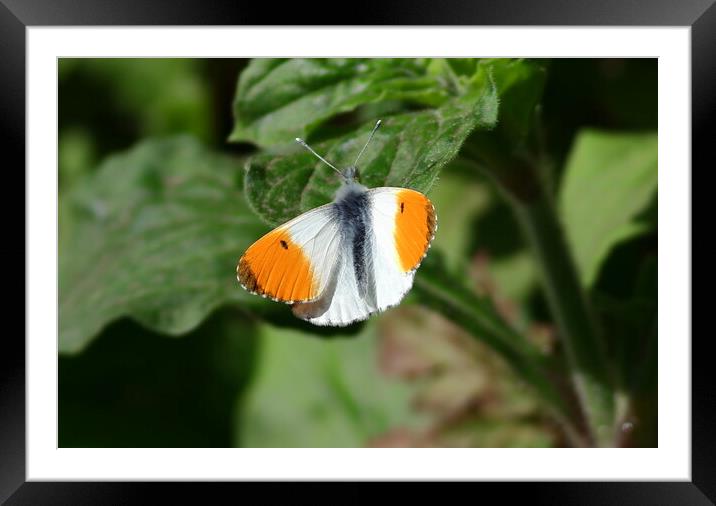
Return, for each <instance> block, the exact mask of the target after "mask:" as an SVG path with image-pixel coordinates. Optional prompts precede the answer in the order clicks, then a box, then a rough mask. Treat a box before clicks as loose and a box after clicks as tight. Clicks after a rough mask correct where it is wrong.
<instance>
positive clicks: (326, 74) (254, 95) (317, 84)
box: [230, 58, 449, 147]
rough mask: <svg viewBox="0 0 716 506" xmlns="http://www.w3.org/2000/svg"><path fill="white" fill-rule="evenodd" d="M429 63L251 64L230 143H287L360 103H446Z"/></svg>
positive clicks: (237, 103)
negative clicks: (396, 101) (429, 70)
mask: <svg viewBox="0 0 716 506" xmlns="http://www.w3.org/2000/svg"><path fill="white" fill-rule="evenodd" d="M428 64H429V60H424V59H423V60H421V59H407V58H402V59H395V58H373V59H361V58H347V59H337V58H332V59H320V58H312V59H255V60H252V61H251V63H250V64H249V66H248V67H247V68H246V70H244V71H243V72H242V74H241V76H240V79H239V83H238V85H237V90H236V98H235V101H234V116H235V120H236V121H235V126H234V131H233V132H232V134H231V137H230V140H232V141H248V142H254V143H256V144H258V145H260V146H264V147H265V146H270V145H272V144H285V143H287V142H290V141H292V140H293V139H294V138H295V137H306V136H308V135H309V134H310V133H311V132H312V131H313V130H314V129H315V128H316V127H317V126H319V125H320V124H321V123H322V122H324V121H326V120H327V119H329V118H331V117H333V116H335V115H337V114H340V113H345V112H349V111H353V110H354V109H356V108H357V107H358V106H361V105H366V104H370V103H377V102H386V101H390V100H401V101H406V102H410V103H415V104H421V105H431V106H436V105H439V104H442V103H443V102H445V101H446V100H447V99H448V98H449V91H448V90H447V89H446V88H444V87H442V86H441V85H440V82H441V81H440V76H435V75H431V74H430V73H429V72H428Z"/></svg>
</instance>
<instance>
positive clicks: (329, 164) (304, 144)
mask: <svg viewBox="0 0 716 506" xmlns="http://www.w3.org/2000/svg"><path fill="white" fill-rule="evenodd" d="M296 142H298V143H299V144H300V145H301V146H303V147H304V148H306V149H307V150H309V151H310V152H311V153H313V154H314V155H315V156H316V158H318V159H319V160H321V161H322V162H323V163H325V164H326V165H328V166H329V167H330V168H332V169H333V170H335V171H336V172H338V173H339V174H340V175H341V176H342V177H345V176H343V173H342V172H341V171H340V170H338V169H336V168H335V167H334V166H333V164H332V163H331V162H329V161H328V160H326V159H325V158H323V157H322V156H321V155H319V154H318V153H316V152H315V151H313V148H312V147H311V146H309V145H308V144H306V141H304V140H303V139H299V138H298V137H296Z"/></svg>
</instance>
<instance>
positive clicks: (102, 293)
mask: <svg viewBox="0 0 716 506" xmlns="http://www.w3.org/2000/svg"><path fill="white" fill-rule="evenodd" d="M58 71H59V82H60V88H59V99H60V107H59V111H60V120H59V129H60V130H59V143H60V144H59V146H60V147H59V167H58V170H59V181H60V201H59V227H60V259H59V263H60V279H59V284H60V301H59V304H60V322H59V327H60V335H59V351H60V358H59V374H60V377H59V380H60V386H59V388H60V391H59V406H60V407H59V410H60V413H59V416H60V418H59V441H60V446H105V447H112V446H128V447H132V446H179V447H181V446H186V447H189V446H230V445H235V446H253V447H271V446H366V445H368V446H554V445H556V446H562V445H575V444H616V445H637V446H655V445H656V435H657V423H656V402H655V399H656V381H655V378H656V336H657V328H656V259H657V251H656V233H657V222H656V209H657V207H656V202H657V194H656V191H657V188H656V180H657V179H656V175H657V158H656V146H657V138H656V117H657V116H656V112H657V109H656V90H657V87H656V77H657V74H656V60H638V59H630V60H590V59H582V60H570V59H558V60H553V61H547V60H523V59H516V60H507V59H496V60H495V59H360V60H358V59H330V60H318V59H316V60H253V61H250V62H246V61H242V60H190V59H61V60H60V62H59V67H58ZM232 116H233V118H232ZM377 118H382V119H383V121H384V125H383V128H382V129H381V130H379V131H378V133H377V134H376V138H375V140H374V141H373V143H372V144H371V146H369V148H368V150H367V151H366V153H365V155H364V157H363V159H362V162H361V164H360V170H361V177H362V181H363V182H364V183H365V184H367V185H368V186H381V185H395V186H407V187H412V188H416V189H418V190H420V191H424V192H429V196H430V198H431V200H433V202H434V204H435V207H436V209H437V211H438V217H439V230H438V233H437V236H436V239H435V242H434V245H433V249H431V252H430V254H429V255H428V258H427V259H426V262H425V264H424V265H423V266H422V267H421V269H420V270H419V271H418V275H417V277H416V282H415V287H414V289H413V291H412V292H411V293H410V294H409V295H408V297H407V298H406V300H405V301H404V302H403V304H401V307H399V308H396V309H393V310H390V311H388V312H386V313H385V314H383V315H380V316H377V317H374V318H372V319H371V320H370V321H369V322H367V323H366V324H360V325H355V326H353V327H349V328H347V329H341V330H336V329H330V328H328V329H326V328H316V327H312V326H310V325H309V324H306V323H305V322H302V321H299V320H297V319H295V318H294V317H293V316H292V315H291V313H290V311H289V309H288V307H286V306H284V305H281V304H276V303H272V302H268V301H266V300H264V299H261V298H259V297H255V296H251V295H249V294H247V293H246V292H244V291H243V290H242V289H241V288H240V286H239V285H238V283H237V282H236V281H235V277H234V269H235V264H236V261H237V259H238V257H239V256H240V255H241V253H242V252H243V250H244V249H245V248H246V247H247V246H248V245H249V244H251V242H253V241H254V240H256V239H257V238H258V237H260V235H261V234H262V233H264V232H265V231H266V230H268V226H267V224H270V225H275V224H277V223H279V222H281V221H283V220H286V219H288V218H291V217H293V216H295V215H296V214H298V213H299V212H301V211H304V210H307V209H309V208H312V207H315V206H316V205H319V204H322V203H325V202H327V201H330V199H331V198H332V193H333V191H334V190H335V188H336V187H337V185H338V181H337V178H335V175H334V174H333V173H332V171H330V169H327V168H326V167H324V166H321V164H318V163H316V162H315V160H314V159H312V158H311V157H310V155H307V154H306V153H305V152H303V151H301V150H300V149H297V147H296V146H295V143H294V142H293V139H294V137H297V136H301V137H305V138H307V139H308V141H309V142H311V144H312V145H313V146H314V148H316V149H317V150H318V151H319V152H321V153H322V154H325V155H326V157H327V158H328V159H329V160H331V161H332V162H334V163H336V164H338V165H339V166H344V165H348V164H350V163H352V161H353V159H354V158H355V155H356V154H357V151H358V150H359V149H360V147H361V146H362V145H363V143H364V142H365V139H366V135H367V133H368V132H369V130H370V127H371V126H372V124H373V123H374V122H375V120H376V119H377ZM227 141H231V142H227ZM257 150H260V151H258V152H257ZM244 174H245V177H244ZM535 195H537V196H538V198H542V197H539V196H540V195H546V196H547V200H548V201H550V200H552V199H553V200H554V201H555V205H554V208H555V216H556V217H557V221H556V222H555V223H554V226H556V227H557V228H560V227H563V231H564V237H565V243H564V248H567V250H565V251H562V252H564V253H565V254H566V255H567V257H571V258H572V259H573V261H574V263H575V267H576V270H575V273H576V277H575V283H577V285H578V286H577V290H579V291H581V292H582V293H583V296H584V300H585V301H586V302H585V304H587V305H588V308H587V309H588V310H589V311H590V314H593V315H594V317H595V319H596V327H595V328H597V329H598V331H597V332H596V333H595V335H596V336H597V337H598V339H599V340H600V343H601V345H602V346H603V351H604V354H605V357H606V365H605V367H604V371H602V372H603V374H604V376H603V377H604V378H606V380H604V381H602V380H600V381H601V383H600V388H601V387H606V391H607V393H608V394H609V395H610V396H613V399H614V405H615V406H616V410H615V412H614V413H613V414H612V413H611V412H610V411H609V410H608V407H607V408H606V409H607V410H606V411H599V409H601V408H599V407H594V406H593V404H592V403H593V402H594V399H595V398H596V397H594V398H593V397H590V395H591V394H590V395H587V396H586V397H584V396H580V395H581V394H580V390H579V388H578V387H577V388H576V389H575V387H574V384H573V382H572V380H573V378H572V373H578V374H581V372H580V371H581V370H580V369H579V367H580V365H579V361H577V362H575V361H574V360H572V357H571V356H570V354H569V353H566V352H565V345H569V346H573V345H575V344H576V346H577V348H576V349H577V351H579V350H580V348H579V346H581V344H580V339H582V337H583V336H579V335H577V336H574V335H569V333H570V332H569V329H570V327H569V326H567V327H564V326H560V325H557V324H555V322H556V320H555V311H556V312H557V313H559V311H560V309H563V308H561V307H560V306H559V297H557V299H556V300H557V302H556V304H557V306H555V298H554V297H551V298H550V297H545V287H547V288H548V289H549V288H550V287H551V286H552V287H553V286H565V285H564V284H562V285H559V284H557V285H550V282H551V281H553V280H550V279H549V265H545V264H544V262H542V261H540V260H539V246H538V249H537V250H535V248H534V246H535V245H534V239H530V237H532V236H534V234H535V233H536V234H537V236H536V237H537V239H539V238H540V237H542V236H541V235H540V231H539V227H538V228H537V229H536V231H535V230H532V229H530V228H529V226H528V228H527V229H525V228H524V227H525V219H524V216H522V217H521V214H520V213H521V212H522V213H523V215H524V209H530V206H531V205H532V203H531V202H532V199H534V198H536V197H535ZM515 206H517V207H515ZM520 209H522V211H520ZM516 218H517V219H516ZM547 218H549V213H548V214H547ZM528 221H529V220H528ZM528 225H529V223H528ZM521 228H522V230H521ZM525 232H526V234H525ZM530 234H532V236H531V235H530ZM525 238H527V241H526V240H525ZM531 241H532V242H531ZM558 242H559V241H558ZM530 244H531V246H532V247H531V248H528V245H530ZM552 246H554V245H552ZM556 247H558V248H559V247H560V245H559V244H557V246H556ZM564 248H563V249H564ZM560 251H561V250H560ZM545 272H547V274H545ZM565 272H566V273H567V274H565V275H566V276H567V277H569V269H566V270H565ZM545 275H546V276H547V279H546V280H545ZM567 286H569V285H567ZM426 309H427V311H426ZM572 328H574V327H572ZM168 336H171V337H168ZM583 349H588V347H587V346H584V347H583ZM575 367H576V369H575ZM587 379H588V380H589V379H590V378H589V377H587ZM591 379H593V378H591ZM576 384H577V385H579V383H576ZM599 395H601V394H599ZM580 413H586V414H587V420H584V419H583V418H582V416H583V415H582V414H580ZM592 414H594V415H595V418H594V419H593V420H592V419H590V418H589V417H591V416H592ZM599 417H602V418H599ZM604 417H611V420H612V422H610V423H613V429H612V428H610V427H601V426H594V425H590V424H592V423H593V422H594V420H604V419H605V418H604ZM625 422H630V423H631V424H632V425H631V426H632V427H633V430H631V431H629V432H623V431H621V430H620V427H621V424H622V423H625ZM600 423H601V422H600ZM597 432H598V433H597ZM603 434H606V438H605V437H603Z"/></svg>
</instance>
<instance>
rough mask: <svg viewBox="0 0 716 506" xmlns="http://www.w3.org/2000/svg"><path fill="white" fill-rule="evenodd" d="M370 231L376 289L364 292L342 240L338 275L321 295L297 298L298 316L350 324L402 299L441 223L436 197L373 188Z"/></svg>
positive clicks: (369, 266) (370, 261)
mask: <svg viewBox="0 0 716 506" xmlns="http://www.w3.org/2000/svg"><path fill="white" fill-rule="evenodd" d="M368 201H369V203H370V212H369V216H370V225H371V227H370V228H371V233H369V234H367V235H366V240H368V241H370V244H369V245H368V247H367V248H366V251H367V252H368V254H367V255H366V258H365V268H366V269H368V270H370V272H371V274H372V275H371V276H370V277H371V279H372V282H373V290H369V293H368V294H364V295H361V294H360V292H359V289H358V282H357V280H356V275H355V266H354V264H353V262H354V258H353V254H352V248H351V245H346V244H341V246H340V248H339V253H340V257H341V258H340V259H339V261H338V263H337V264H336V265H335V266H334V269H333V270H334V272H335V273H334V275H333V276H334V277H333V278H332V280H331V281H330V282H329V285H328V286H327V287H326V290H325V292H324V293H323V294H322V295H321V296H320V298H319V299H317V300H315V301H313V302H310V303H308V304H296V305H295V306H294V308H293V311H294V313H295V314H296V316H299V317H300V318H303V319H305V320H308V321H310V322H311V323H313V324H316V325H335V326H343V325H349V324H351V323H353V322H356V321H360V320H365V319H366V318H368V316H370V315H371V314H373V313H376V312H379V311H384V310H385V309H387V308H389V307H391V306H394V305H396V304H398V303H399V302H400V301H401V300H402V299H403V297H404V296H405V294H406V293H407V292H408V290H410V288H411V287H412V285H413V278H414V277H415V270H416V269H417V268H418V267H419V265H420V262H421V261H422V259H423V258H424V257H425V254H426V253H427V250H428V248H429V247H430V242H431V241H432V239H433V237H434V234H435V230H436V228H437V219H436V216H435V210H434V208H433V205H432V203H431V202H430V200H428V198H427V197H425V195H423V194H422V193H419V192H417V191H414V190H408V189H405V188H387V187H384V188H374V189H371V190H368Z"/></svg>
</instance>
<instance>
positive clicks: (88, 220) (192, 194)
mask: <svg viewBox="0 0 716 506" xmlns="http://www.w3.org/2000/svg"><path fill="white" fill-rule="evenodd" d="M240 176H241V171H240V164H239V162H238V161H237V160H232V159H230V158H226V157H222V156H217V155H215V154H212V153H211V152H209V151H208V150H206V149H204V148H203V147H201V146H200V145H199V144H198V143H197V142H196V141H194V140H192V139H191V138H189V137H178V138H172V139H167V140H158V141H148V142H144V143H142V144H140V145H139V146H137V147H136V148H134V149H131V150H130V151H128V152H126V153H123V154H120V155H117V156H114V157H112V158H110V159H108V160H107V161H106V162H105V163H104V164H102V166H101V167H100V168H99V169H98V170H97V171H96V172H95V173H94V174H92V176H90V177H88V178H86V179H83V180H82V181H81V182H78V183H77V185H76V187H75V189H74V190H73V191H72V192H71V194H70V195H69V196H68V197H67V201H66V202H64V205H63V206H61V207H60V209H61V212H68V213H71V218H72V220H73V226H72V227H71V228H66V230H71V233H70V235H69V236H64V235H63V236H60V245H61V251H62V255H61V257H60V262H59V264H60V265H59V278H60V280H59V315H60V316H59V328H60V330H59V334H60V336H59V347H60V352H63V353H70V352H76V351H78V350H80V349H81V348H82V347H84V346H85V345H86V344H87V343H88V342H89V340H90V339H91V338H92V337H93V336H95V335H96V334H97V333H98V332H99V331H100V329H102V328H103V327H104V326H105V325H107V324H108V323H109V322H111V321H114V320H116V319H118V318H120V317H123V316H130V317H132V318H134V319H136V320H138V321H139V322H141V323H142V324H144V325H145V326H147V327H149V328H150V329H153V330H156V331H158V332H163V333H168V334H182V333H185V332H187V331H189V330H190V329H192V328H194V327H195V326H196V325H197V324H199V323H200V322H201V321H202V320H203V319H204V318H205V317H206V316H207V315H208V314H209V313H210V312H211V311H212V310H213V309H215V308H216V307H218V306H220V305H223V304H225V303H227V302H241V303H244V304H261V303H262V301H263V300H262V299H261V298H258V297H256V296H252V295H250V294H248V293H247V292H246V291H245V290H243V289H242V288H241V287H240V286H239V284H238V283H237V281H236V277H235V268H236V262H237V260H238V258H239V256H240V255H241V254H242V252H243V251H244V249H245V248H246V247H248V246H249V245H250V244H251V242H253V241H254V240H256V238H258V237H260V236H261V235H262V234H263V233H265V232H266V227H265V226H264V225H262V224H261V223H260V222H259V221H258V219H257V218H256V217H255V216H254V215H253V213H251V211H250V210H249V209H248V207H247V205H246V203H245V201H244V199H243V196H242V184H241V177H240Z"/></svg>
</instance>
